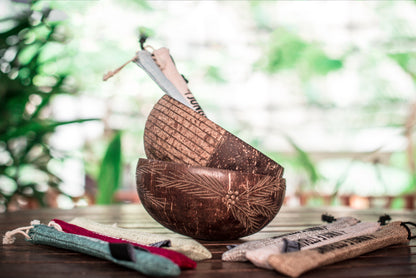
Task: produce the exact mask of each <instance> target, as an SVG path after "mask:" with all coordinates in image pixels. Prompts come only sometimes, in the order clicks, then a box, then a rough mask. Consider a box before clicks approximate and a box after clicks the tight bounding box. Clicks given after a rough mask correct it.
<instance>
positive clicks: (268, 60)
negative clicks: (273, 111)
mask: <svg viewBox="0 0 416 278" xmlns="http://www.w3.org/2000/svg"><path fill="white" fill-rule="evenodd" d="M260 64H261V67H262V68H264V69H265V70H266V71H267V72H269V73H276V72H278V71H280V70H287V69H293V70H296V71H297V72H298V73H299V75H300V76H301V77H302V78H304V79H309V78H311V77H313V76H316V75H325V74H327V73H329V72H331V71H334V70H338V69H340V68H342V66H343V62H342V60H341V59H332V58H330V57H328V55H326V54H325V52H324V51H323V50H322V49H321V48H320V47H319V45H317V44H315V43H310V42H307V41H305V40H303V39H302V38H300V37H299V36H297V35H296V33H294V32H292V31H289V30H287V29H286V28H283V27H281V28H278V29H276V30H274V31H273V32H272V33H271V35H270V41H269V43H268V50H267V54H266V55H265V58H264V59H263V60H262V61H260Z"/></svg>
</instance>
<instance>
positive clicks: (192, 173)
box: [136, 158, 285, 240]
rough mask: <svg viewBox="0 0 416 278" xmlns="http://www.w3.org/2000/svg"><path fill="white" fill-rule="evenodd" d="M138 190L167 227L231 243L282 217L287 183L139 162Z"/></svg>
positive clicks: (275, 178)
mask: <svg viewBox="0 0 416 278" xmlns="http://www.w3.org/2000/svg"><path fill="white" fill-rule="evenodd" d="M136 182H137V191H138V193H139V197H140V200H141V202H142V204H143V206H144V208H145V209H146V210H147V212H148V213H149V214H150V215H151V216H152V217H153V218H154V219H155V220H156V221H158V222H159V223H160V224H162V225H163V226H165V227H166V228H168V229H170V230H172V231H174V232H177V233H180V234H183V235H187V236H190V237H193V238H197V239H204V240H228V239H237V238H240V237H244V236H248V235H250V234H253V233H256V232H258V231H259V230H261V229H262V228H263V227H264V226H266V225H267V224H268V223H269V222H270V221H271V220H272V219H273V218H274V217H275V216H276V214H277V213H278V211H279V210H280V207H281V205H282V202H283V199H284V194H285V180H284V179H282V178H280V177H278V176H277V175H273V176H271V175H260V174H253V173H251V172H240V171H231V170H224V169H217V168H209V167H201V166H191V165H186V164H183V163H174V162H168V161H160V160H150V159H142V158H141V159H139V162H138V164H137V173H136Z"/></svg>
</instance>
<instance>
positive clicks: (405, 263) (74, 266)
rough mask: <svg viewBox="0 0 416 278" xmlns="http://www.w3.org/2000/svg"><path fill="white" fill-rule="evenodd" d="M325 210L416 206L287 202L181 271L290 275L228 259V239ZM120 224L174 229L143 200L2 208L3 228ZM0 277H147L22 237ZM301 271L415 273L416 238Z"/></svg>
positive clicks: (316, 221)
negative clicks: (82, 221)
mask: <svg viewBox="0 0 416 278" xmlns="http://www.w3.org/2000/svg"><path fill="white" fill-rule="evenodd" d="M322 213H328V214H331V215H333V216H334V217H340V216H354V217H357V218H359V219H361V220H362V221H374V222H376V221H377V220H378V218H379V216H380V215H384V214H385V213H387V214H389V215H390V216H391V218H392V220H401V221H413V222H416V213H415V212H414V211H386V210H377V209H372V210H353V209H349V208H336V207H325V208H305V207H301V208H282V210H281V211H280V212H279V214H278V215H277V217H276V218H275V219H274V220H273V221H272V222H271V223H270V224H269V225H268V226H267V227H266V228H264V229H263V230H262V231H260V232H259V233H257V234H254V235H251V236H249V237H246V238H243V239H240V240H235V241H223V242H218V241H216V242H210V241H200V242H201V243H202V244H203V245H204V246H206V247H207V248H208V249H209V250H210V251H211V252H212V254H213V258H212V259H210V260H206V261H202V262H198V266H197V268H196V269H195V270H184V271H182V273H181V275H180V276H179V277H189V278H191V277H198V278H203V277H227V278H232V277H239V278H244V277H256V278H257V277H258V278H263V277H264V278H266V277H276V278H277V277H285V276H284V275H281V274H279V273H277V272H275V271H271V270H264V269H260V268H256V267H254V266H253V265H252V264H251V263H249V262H245V263H237V262H235V263H234V262H223V261H221V254H222V253H223V252H224V251H226V250H227V248H226V246H227V245H229V244H236V243H241V242H243V241H246V240H254V239H260V238H265V237H271V236H275V235H279V234H282V233H286V232H292V231H297V230H300V229H304V228H307V227H310V226H316V225H320V224H322V222H321V215H322ZM78 216H82V217H87V218H89V219H91V220H94V221H97V222H100V223H105V224H112V223H117V224H118V225H119V226H120V227H125V228H135V229H138V228H140V229H143V231H146V232H151V233H159V234H169V233H172V232H171V231H169V230H167V229H165V228H163V227H162V226H160V225H159V224H158V223H157V222H155V221H154V220H153V219H152V218H150V216H148V214H147V213H146V212H145V210H144V209H143V207H141V206H140V205H137V204H135V205H117V206H93V207H86V208H76V209H72V210H58V209H40V210H29V211H18V212H10V213H3V214H0V233H1V234H2V235H4V233H5V232H6V231H8V230H12V229H15V228H17V227H22V226H28V225H29V223H30V221H31V220H33V219H37V220H40V221H41V222H42V223H46V224H47V223H48V222H49V221H50V220H51V219H52V218H58V219H61V220H65V221H69V220H71V219H73V218H74V217H78ZM0 277H89V278H93V277H145V276H143V275H141V274H139V273H137V272H135V271H133V270H129V269H126V268H123V267H121V266H118V265H116V264H113V263H111V262H108V261H105V260H101V259H97V258H94V257H90V256H87V255H84V254H79V253H76V252H72V251H67V250H62V249H58V248H54V247H48V246H43V245H32V244H31V243H28V242H26V241H25V240H24V239H23V237H19V236H18V237H17V240H16V242H15V243H14V244H13V245H1V249H0ZM301 277H320V278H322V277H336V278H342V277H348V278H349V277H416V240H412V241H410V244H409V245H395V246H390V247H387V248H384V249H381V250H377V251H374V252H371V253H368V254H365V255H362V256H359V257H357V258H354V259H350V260H347V261H344V262H340V263H336V264H332V265H328V266H324V267H321V268H319V269H315V270H312V271H309V272H307V273H305V274H304V275H302V276H301Z"/></svg>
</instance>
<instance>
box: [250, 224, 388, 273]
mask: <svg viewBox="0 0 416 278" xmlns="http://www.w3.org/2000/svg"><path fill="white" fill-rule="evenodd" d="M379 227H380V224H379V223H377V222H373V223H368V222H365V223H358V224H356V225H353V226H349V227H346V228H343V229H339V230H331V231H326V232H323V233H319V234H316V235H309V236H307V235H305V236H304V237H301V238H299V239H297V240H296V242H297V243H299V246H300V249H301V250H307V249H311V248H316V247H319V246H323V245H326V244H331V243H333V242H336V241H340V240H344V239H348V238H352V237H356V236H361V235H365V234H370V233H373V232H375V231H377V229H378V228H379ZM284 245H285V242H284V238H279V239H277V240H276V241H275V242H274V243H273V244H270V245H268V246H266V247H263V248H259V249H254V250H249V251H247V252H246V258H247V259H248V260H250V262H252V263H253V264H254V265H256V266H258V267H261V268H266V269H273V267H272V266H271V265H269V263H268V262H267V260H268V258H269V256H271V255H278V254H281V253H285V252H284V250H283V249H284Z"/></svg>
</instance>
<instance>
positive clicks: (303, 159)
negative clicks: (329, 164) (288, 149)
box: [286, 136, 320, 185]
mask: <svg viewBox="0 0 416 278" xmlns="http://www.w3.org/2000/svg"><path fill="white" fill-rule="evenodd" d="M286 139H287V140H288V142H289V143H290V145H292V147H293V148H294V149H295V151H296V155H297V159H298V161H299V163H300V164H301V165H302V167H303V168H304V169H305V171H306V172H307V173H308V175H309V179H310V181H311V183H312V185H314V184H315V183H316V182H317V181H318V180H319V178H320V176H319V174H318V171H317V170H316V167H315V165H314V164H313V162H312V160H311V158H310V157H309V155H308V154H307V153H306V152H305V151H304V150H302V149H301V148H300V147H299V146H298V145H297V144H296V143H295V142H294V141H293V139H292V138H290V137H288V136H286Z"/></svg>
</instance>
